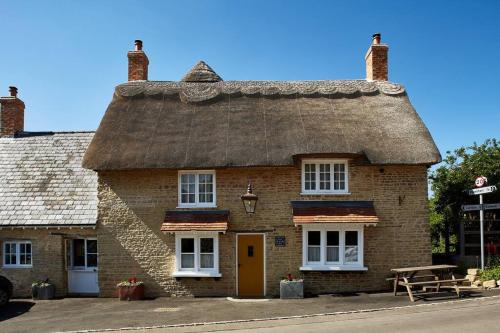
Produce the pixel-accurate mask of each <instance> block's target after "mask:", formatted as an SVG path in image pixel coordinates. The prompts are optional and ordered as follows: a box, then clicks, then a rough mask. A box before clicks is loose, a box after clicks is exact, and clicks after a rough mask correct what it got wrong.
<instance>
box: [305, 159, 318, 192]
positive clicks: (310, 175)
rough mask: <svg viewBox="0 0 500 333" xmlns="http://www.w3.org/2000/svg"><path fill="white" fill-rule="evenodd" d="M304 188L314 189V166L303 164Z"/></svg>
mask: <svg viewBox="0 0 500 333" xmlns="http://www.w3.org/2000/svg"><path fill="white" fill-rule="evenodd" d="M304 188H305V189H306V190H315V189H316V164H304Z"/></svg>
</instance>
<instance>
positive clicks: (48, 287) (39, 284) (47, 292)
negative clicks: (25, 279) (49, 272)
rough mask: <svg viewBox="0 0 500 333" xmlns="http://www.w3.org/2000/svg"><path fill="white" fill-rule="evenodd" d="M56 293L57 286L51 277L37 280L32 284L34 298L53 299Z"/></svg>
mask: <svg viewBox="0 0 500 333" xmlns="http://www.w3.org/2000/svg"><path fill="white" fill-rule="evenodd" d="M55 295H56V287H55V286H54V285H53V284H52V283H50V282H49V279H45V280H39V281H35V282H33V283H32V284H31V296H32V298H33V299H53V298H54V297H55Z"/></svg>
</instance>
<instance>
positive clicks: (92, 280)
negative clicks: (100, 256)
mask: <svg viewBox="0 0 500 333" xmlns="http://www.w3.org/2000/svg"><path fill="white" fill-rule="evenodd" d="M68 293H71V294H98V293H99V282H98V268H97V239H95V238H78V239H72V240H71V241H70V242H69V249H68Z"/></svg>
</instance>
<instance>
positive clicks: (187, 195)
mask: <svg viewBox="0 0 500 333" xmlns="http://www.w3.org/2000/svg"><path fill="white" fill-rule="evenodd" d="M195 181H196V178H195V175H194V174H182V175H181V203H195V190H196V183H195Z"/></svg>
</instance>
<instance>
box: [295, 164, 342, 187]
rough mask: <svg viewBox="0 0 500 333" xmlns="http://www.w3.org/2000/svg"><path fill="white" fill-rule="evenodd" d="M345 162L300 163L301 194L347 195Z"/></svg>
mask: <svg viewBox="0 0 500 333" xmlns="http://www.w3.org/2000/svg"><path fill="white" fill-rule="evenodd" d="M348 192H349V189H348V163H347V160H323V159H321V160H320V159H311V160H304V161H302V194H348Z"/></svg>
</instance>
